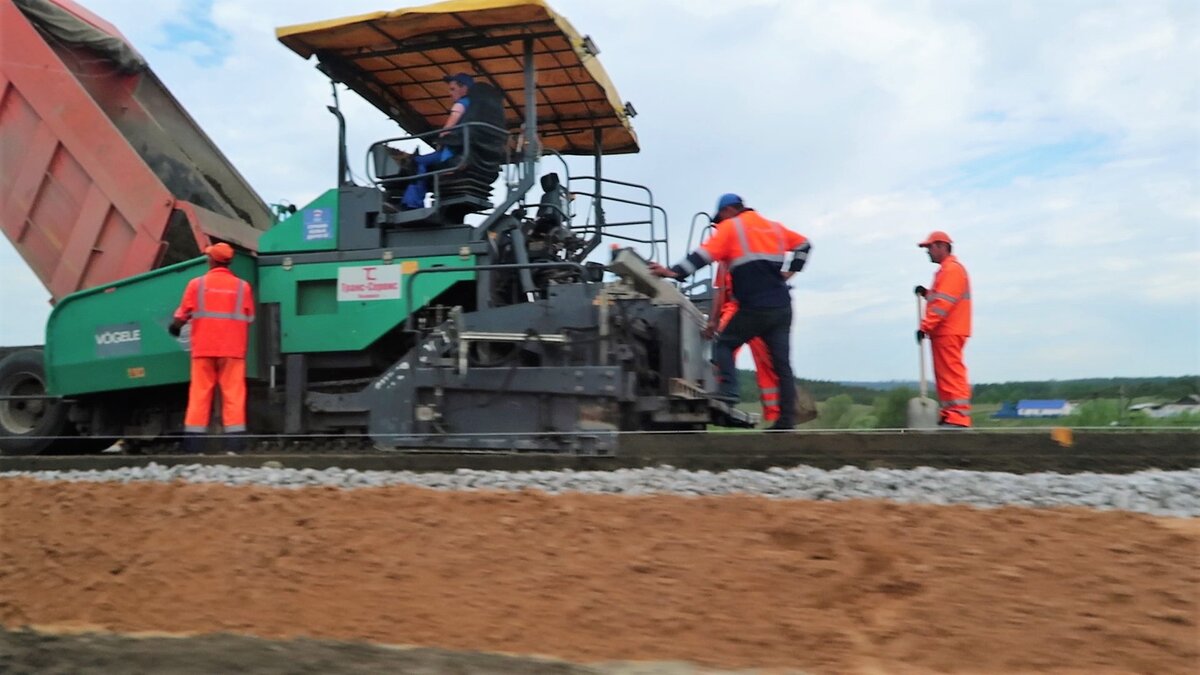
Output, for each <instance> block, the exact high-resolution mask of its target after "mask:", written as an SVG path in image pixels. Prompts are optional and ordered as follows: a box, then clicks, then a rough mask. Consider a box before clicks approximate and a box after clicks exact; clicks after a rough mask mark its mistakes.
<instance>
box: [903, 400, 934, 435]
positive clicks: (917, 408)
mask: <svg viewBox="0 0 1200 675" xmlns="http://www.w3.org/2000/svg"><path fill="white" fill-rule="evenodd" d="M937 425H938V406H937V402H936V401H934V400H933V399H931V398H921V397H918V398H910V399H908V428H909V429H936V428H937Z"/></svg>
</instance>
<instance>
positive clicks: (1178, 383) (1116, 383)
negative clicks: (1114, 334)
mask: <svg viewBox="0 0 1200 675" xmlns="http://www.w3.org/2000/svg"><path fill="white" fill-rule="evenodd" d="M1190 394H1200V376H1196V375H1186V376H1184V377H1110V378H1091V379H1085V380H1050V381H1048V382H1001V383H998V384H977V385H975V387H974V391H973V393H972V396H971V398H972V399H973V400H975V401H978V402H979V403H1003V402H1004V401H1017V400H1020V399H1067V400H1069V401H1087V400H1090V399H1102V398H1112V399H1115V398H1157V399H1162V400H1164V401H1173V400H1177V399H1180V398H1183V397H1184V396H1188V395H1190Z"/></svg>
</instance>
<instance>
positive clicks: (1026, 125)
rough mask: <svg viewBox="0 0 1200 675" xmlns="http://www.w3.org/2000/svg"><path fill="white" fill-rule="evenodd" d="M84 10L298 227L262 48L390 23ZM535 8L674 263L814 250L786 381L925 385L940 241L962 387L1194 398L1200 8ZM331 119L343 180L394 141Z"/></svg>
mask: <svg viewBox="0 0 1200 675" xmlns="http://www.w3.org/2000/svg"><path fill="white" fill-rule="evenodd" d="M82 4H84V5H85V6H87V7H88V8H89V9H91V10H92V11H93V12H95V13H96V14H98V15H99V16H101V17H104V18H105V19H107V20H108V21H109V22H111V23H113V24H114V25H116V26H117V27H118V28H119V29H120V30H121V31H122V32H123V33H124V34H125V36H126V37H127V38H129V40H130V41H131V42H132V44H133V45H134V46H135V48H137V49H138V50H139V51H140V52H141V53H142V54H143V55H144V56H145V57H146V59H147V60H148V61H149V62H150V64H151V67H152V68H153V69H154V70H155V71H156V73H157V74H158V76H159V77H160V78H161V79H162V81H163V82H164V83H165V84H166V86H167V87H168V88H169V89H170V90H171V91H172V93H173V94H174V95H175V97H176V98H177V99H179V100H180V102H181V103H182V104H183V105H184V107H185V108H187V109H188V111H189V112H190V113H191V114H192V116H193V117H194V118H195V119H196V120H197V121H198V122H199V124H200V125H201V126H202V127H203V128H204V129H205V131H206V132H207V133H208V135H209V136H210V137H211V138H212V139H213V140H214V141H215V142H216V143H217V145H218V146H219V147H220V148H221V149H222V150H223V152H224V153H225V154H226V155H227V156H228V157H229V159H230V160H231V161H232V163H233V164H234V165H235V166H236V167H237V168H238V170H239V171H240V172H241V173H242V175H243V176H245V177H246V178H247V180H248V181H249V182H250V184H251V185H252V186H254V188H255V189H256V190H257V191H258V192H259V194H260V195H261V196H262V197H263V199H264V200H265V201H267V202H274V201H279V200H287V201H290V202H292V203H295V204H297V205H301V206H302V205H303V204H305V203H306V202H307V201H308V200H310V199H312V198H314V197H316V196H317V195H318V194H320V193H321V192H323V191H324V190H326V189H327V188H329V187H332V185H333V184H334V181H335V178H336V127H335V126H334V123H333V118H332V116H330V115H329V113H328V112H326V110H325V106H326V105H327V104H328V103H329V102H330V90H329V85H328V82H327V80H325V79H324V78H323V76H321V75H320V74H319V73H318V72H317V71H315V70H314V68H313V66H314V62H306V61H304V60H302V59H300V58H299V57H298V56H296V55H295V54H294V53H292V52H291V51H290V50H288V49H286V48H285V47H283V46H282V45H281V44H279V43H278V42H277V41H276V40H275V37H274V28H275V27H277V26H282V25H290V24H296V23H304V22H308V21H316V20H321V19H329V18H334V17H338V16H348V15H352V14H358V13H362V12H367V11H374V10H380V9H394V8H395V6H392V5H387V4H384V3H381V2H380V0H341V1H340V2H338V3H329V2H325V1H318V0H253V1H250V0H158V1H157V2H154V3H148V2H143V1H141V0H82ZM551 4H552V6H553V7H554V8H555V9H556V10H558V11H559V12H560V13H562V14H564V15H565V16H566V17H567V18H568V19H569V20H570V21H571V22H572V23H573V24H574V25H575V27H576V28H577V29H578V30H579V31H580V32H581V33H583V34H587V35H590V36H591V37H592V38H593V40H594V41H595V43H596V44H597V45H598V47H599V48H600V56H599V58H600V61H601V62H602V63H603V64H604V66H605V68H606V69H607V71H608V73H609V75H610V76H611V78H612V80H613V81H614V82H615V84H616V86H617V88H618V90H619V92H620V95H621V97H622V99H623V100H627V101H631V102H632V103H633V104H634V106H635V107H636V109H637V111H638V116H637V118H636V119H634V120H633V124H634V127H635V129H636V131H637V133H638V135H639V139H640V141H641V146H642V152H641V153H639V154H637V155H628V156H621V157H613V158H610V159H608V160H607V162H608V163H607V164H606V168H605V172H606V175H608V176H610V177H614V178H621V179H623V180H628V181H631V182H635V183H641V184H645V185H648V186H650V187H651V188H652V189H653V190H654V195H655V200H656V203H658V204H660V205H662V206H663V207H665V209H666V210H667V212H668V213H669V215H670V227H671V236H672V241H671V250H670V251H669V258H670V260H663V262H667V263H670V262H674V261H676V260H678V259H679V258H680V257H682V256H683V255H684V254H685V253H686V250H685V244H686V241H687V238H688V229H689V221H690V219H691V217H692V215H693V214H695V213H697V212H701V211H711V210H712V209H713V206H714V204H715V200H716V198H717V196H718V195H720V194H721V193H724V192H736V193H738V194H740V195H742V196H743V197H744V198H745V200H746V203H747V204H748V205H749V206H752V207H754V208H756V209H757V210H759V211H760V212H761V213H763V214H764V215H766V216H767V217H768V218H771V219H773V220H777V221H780V222H782V223H784V224H785V225H787V226H788V227H790V228H792V229H794V230H796V231H798V232H800V233H802V234H804V235H806V236H808V237H809V238H810V239H811V241H812V243H813V252H812V255H811V256H810V259H809V264H808V266H807V267H806V268H805V269H804V271H803V272H802V273H801V274H800V275H798V276H797V277H795V278H794V279H793V282H792V285H793V287H794V288H793V302H794V308H795V314H794V316H795V319H794V324H793V341H792V357H793V368H794V370H795V371H796V374H797V375H798V376H799V377H806V378H812V379H824V380H843V381H845V380H854V381H864V380H871V381H878V380H912V379H915V378H916V375H917V353H916V345H915V342H914V340H913V331H914V329H915V327H916V326H915V324H916V316H915V314H916V309H915V305H914V302H915V301H914V298H913V295H912V288H913V286H915V285H916V284H925V285H929V282H930V280H931V279H932V276H933V273H934V271H935V269H936V268H935V266H934V265H932V264H931V263H930V262H929V260H928V258H927V256H925V254H924V253H923V251H922V250H921V249H918V248H917V247H916V246H915V244H916V242H918V241H920V240H921V239H923V238H924V236H925V235H926V234H928V233H929V232H930V231H931V230H945V231H947V232H949V233H950V235H951V237H952V238H953V239H954V241H955V253H956V254H957V255H958V257H959V259H960V260H961V261H962V262H963V263H964V265H965V266H966V268H967V270H968V272H969V274H970V277H971V295H972V300H973V303H974V312H975V313H974V331H973V335H972V337H971V339H970V341H969V343H968V345H967V349H966V362H967V366H968V368H969V369H970V374H971V379H972V380H973V381H976V382H1001V381H1013V380H1043V379H1069V378H1077V377H1108V376H1131V377H1132V376H1154V375H1183V374H1194V373H1198V372H1200V68H1198V67H1197V66H1196V64H1197V63H1200V3H1196V2H1194V1H1193V0H1180V1H1178V2H1171V1H1167V0H1145V1H1141V2H1128V1H1127V0H1107V1H1106V0H1078V1H1075V0H1051V1H1049V2H1047V1H1045V0H1011V1H1008V2H988V1H983V0H979V1H971V0H964V1H962V2H952V1H949V0H943V1H932V0H923V1H922V0H919V1H914V2H898V1H895V0H878V1H874V0H844V1H841V2H836V3H830V2H825V1H823V0H815V1H808V0H774V1H772V0H653V1H651V0H606V1H605V2H594V1H593V0H551ZM397 6H400V5H397ZM342 104H343V109H344V112H345V113H346V116H347V119H348V123H349V138H350V156H351V165H352V167H355V168H356V169H357V167H359V166H362V158H363V156H364V153H365V151H366V147H367V146H368V145H369V143H370V142H371V141H372V140H374V139H377V138H382V137H388V136H395V135H397V129H396V127H395V124H394V123H393V122H391V121H389V120H388V119H387V118H386V117H385V116H384V115H383V114H382V113H380V112H379V111H377V110H376V109H374V108H373V107H371V106H370V105H369V104H366V103H365V102H363V101H361V99H358V98H357V96H356V95H355V94H353V93H347V94H344V95H343V96H342ZM548 168H552V167H548ZM586 168H587V167H582V168H581V169H580V171H585V170H586ZM357 171H358V172H359V173H361V171H362V170H361V169H357ZM647 253H649V252H648V251H647ZM657 257H662V258H666V257H668V256H667V255H664V254H663V252H658V255H657ZM0 274H2V275H3V278H4V279H5V284H3V287H2V288H0V315H2V316H3V321H0V345H4V344H8V345H12V344H32V343H39V342H41V339H42V327H43V325H44V322H45V317H46V316H47V315H48V313H49V304H48V301H47V298H48V294H47V293H46V292H45V290H44V289H43V287H42V286H41V284H40V282H39V281H38V280H37V279H36V278H35V277H34V276H33V274H32V272H30V271H29V270H28V269H27V268H26V266H25V264H24V263H23V262H22V261H21V259H20V258H19V256H17V255H16V253H15V252H14V251H13V249H12V247H11V245H10V244H9V243H8V242H7V240H0ZM741 365H743V366H746V367H748V366H749V365H750V362H749V361H748V360H746V361H743V362H742V364H741Z"/></svg>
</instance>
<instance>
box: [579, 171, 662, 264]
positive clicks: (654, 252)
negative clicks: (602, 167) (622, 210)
mask: <svg viewBox="0 0 1200 675" xmlns="http://www.w3.org/2000/svg"><path fill="white" fill-rule="evenodd" d="M571 180H573V181H584V180H590V181H592V182H593V183H594V184H597V189H594V191H591V192H589V191H585V190H571V192H572V193H574V194H575V195H582V196H585V197H591V198H592V199H593V200H599V201H600V202H601V203H603V202H605V201H608V202H614V203H617V204H628V205H631V206H644V207H646V208H647V209H648V210H649V211H650V216H649V217H648V218H647V219H646V220H644V221H623V222H621V223H616V224H610V223H599V222H597V223H595V224H594V225H588V226H585V227H583V228H579V229H582V230H583V231H584V232H589V231H595V232H596V233H597V234H598V235H606V234H607V233H606V232H605V231H604V230H605V228H607V227H609V226H626V225H649V226H650V238H649V239H646V240H631V239H628V238H627V239H626V240H631V241H639V243H647V244H649V245H650V247H651V257H658V244H660V243H661V244H662V245H663V257H664V258H669V257H670V254H671V226H670V215H669V214H668V213H667V211H666V209H664V208H663V207H661V206H659V205H657V204H655V203H654V191H653V190H651V189H650V188H648V187H646V186H645V185H640V184H638V183H630V182H628V181H623V180H617V179H615V178H603V177H597V176H573V177H572V178H571ZM599 185H619V186H622V187H628V188H633V189H637V190H641V191H643V192H645V193H646V196H647V199H646V201H638V200H636V199H626V198H623V197H613V196H610V195H607V194H603V192H602V190H600V189H598V187H599ZM656 212H657V213H659V214H661V215H662V219H663V235H662V236H661V237H660V236H658V229H657V227H656V224H655V219H654V214H655V213H656ZM609 236H611V235H609Z"/></svg>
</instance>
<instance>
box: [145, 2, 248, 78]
mask: <svg viewBox="0 0 1200 675" xmlns="http://www.w3.org/2000/svg"><path fill="white" fill-rule="evenodd" d="M163 30H165V31H166V34H167V35H166V41H165V42H164V43H162V44H158V45H155V47H156V48H157V49H162V50H169V51H176V52H182V53H184V54H185V55H187V56H190V57H191V59H192V61H194V62H195V63H196V65H198V66H201V67H204V68H215V67H218V66H220V65H221V64H222V63H224V61H225V58H226V57H228V56H229V54H230V52H231V51H232V47H233V36H232V35H230V33H229V32H228V31H226V30H223V29H221V28H219V27H218V26H217V25H216V24H215V23H213V21H212V0H198V1H196V2H191V3H188V4H187V7H186V9H184V12H183V16H181V17H180V18H179V19H177V20H175V21H168V22H167V23H166V24H165V25H164V26H163Z"/></svg>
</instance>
